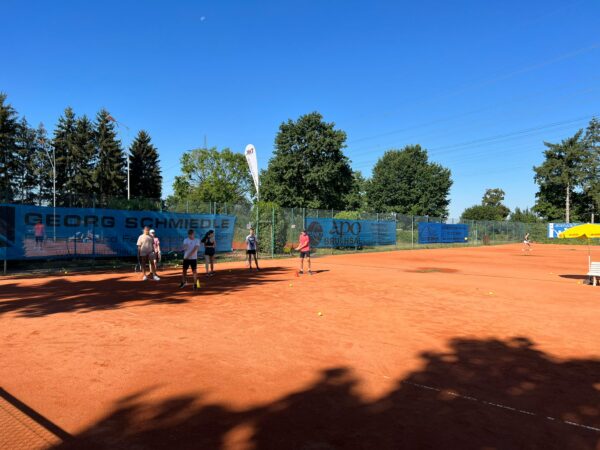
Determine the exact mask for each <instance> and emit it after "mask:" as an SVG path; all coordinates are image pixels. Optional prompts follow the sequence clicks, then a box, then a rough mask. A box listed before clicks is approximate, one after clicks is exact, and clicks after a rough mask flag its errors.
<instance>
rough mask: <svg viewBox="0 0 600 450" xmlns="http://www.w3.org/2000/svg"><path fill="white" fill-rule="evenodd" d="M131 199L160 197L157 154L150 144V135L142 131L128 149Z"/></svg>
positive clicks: (160, 184)
mask: <svg viewBox="0 0 600 450" xmlns="http://www.w3.org/2000/svg"><path fill="white" fill-rule="evenodd" d="M129 151H130V154H131V165H130V170H129V177H130V189H131V197H132V198H134V197H137V198H152V199H159V198H161V196H162V175H161V172H160V166H159V161H158V152H157V150H156V148H155V147H154V146H153V145H152V144H151V142H150V135H149V134H148V133H146V131H144V130H142V131H140V132H139V133H138V135H137V136H136V138H135V140H134V141H133V142H132V144H131V147H130V149H129Z"/></svg>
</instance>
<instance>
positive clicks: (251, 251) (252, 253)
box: [246, 250, 256, 255]
mask: <svg viewBox="0 0 600 450" xmlns="http://www.w3.org/2000/svg"><path fill="white" fill-rule="evenodd" d="M246 255H256V250H246Z"/></svg>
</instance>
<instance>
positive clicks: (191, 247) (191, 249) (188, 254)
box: [179, 230, 200, 290]
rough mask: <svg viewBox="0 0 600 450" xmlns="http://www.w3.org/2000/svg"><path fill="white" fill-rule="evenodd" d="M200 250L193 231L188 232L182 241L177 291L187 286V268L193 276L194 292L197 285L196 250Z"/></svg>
mask: <svg viewBox="0 0 600 450" xmlns="http://www.w3.org/2000/svg"><path fill="white" fill-rule="evenodd" d="M199 249H200V242H199V241H198V239H196V238H195V237H194V230H188V237H187V238H185V239H184V240H183V271H182V273H181V284H180V285H179V289H182V288H184V287H185V286H186V284H187V270H188V268H191V269H192V274H193V275H194V287H193V289H194V290H196V286H197V283H198V272H197V265H198V250H199Z"/></svg>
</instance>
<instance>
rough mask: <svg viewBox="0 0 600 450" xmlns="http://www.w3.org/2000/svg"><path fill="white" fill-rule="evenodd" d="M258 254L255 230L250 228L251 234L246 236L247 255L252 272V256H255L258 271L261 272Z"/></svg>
mask: <svg viewBox="0 0 600 450" xmlns="http://www.w3.org/2000/svg"><path fill="white" fill-rule="evenodd" d="M257 252H258V239H257V238H256V235H255V234H254V228H250V234H249V235H248V236H246V255H248V268H249V269H250V270H252V255H254V263H255V264H256V270H260V268H259V267H258V258H257V256H256V253H257Z"/></svg>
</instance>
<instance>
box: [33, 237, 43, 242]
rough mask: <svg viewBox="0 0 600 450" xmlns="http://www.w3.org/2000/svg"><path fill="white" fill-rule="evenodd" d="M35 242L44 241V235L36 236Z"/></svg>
mask: <svg viewBox="0 0 600 450" xmlns="http://www.w3.org/2000/svg"><path fill="white" fill-rule="evenodd" d="M35 242H44V236H36V237H35Z"/></svg>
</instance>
